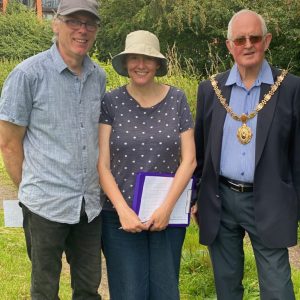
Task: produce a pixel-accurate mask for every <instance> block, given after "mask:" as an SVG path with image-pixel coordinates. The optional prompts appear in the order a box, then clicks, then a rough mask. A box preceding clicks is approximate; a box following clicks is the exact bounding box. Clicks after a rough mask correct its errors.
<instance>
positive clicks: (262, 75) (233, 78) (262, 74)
mask: <svg viewBox="0 0 300 300" xmlns="http://www.w3.org/2000/svg"><path fill="white" fill-rule="evenodd" d="M262 83H266V84H273V83H274V79H273V74H272V70H271V67H270V65H269V64H268V62H267V61H266V60H265V59H264V60H263V63H262V66H261V69H260V71H259V74H258V76H257V78H256V80H255V82H254V84H253V85H254V86H260V85H261V84H262ZM234 84H236V85H237V86H244V85H243V82H242V80H241V76H240V73H239V71H238V67H237V64H236V63H235V64H234V65H233V67H232V68H231V70H230V73H229V76H228V78H227V81H226V84H225V85H226V86H229V85H234Z"/></svg>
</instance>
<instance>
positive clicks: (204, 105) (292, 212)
mask: <svg viewBox="0 0 300 300" xmlns="http://www.w3.org/2000/svg"><path fill="white" fill-rule="evenodd" d="M272 73H273V77H274V81H276V79H277V76H278V75H279V74H280V73H281V71H280V70H277V69H275V68H272ZM228 76H229V71H227V72H224V73H222V74H219V75H218V76H217V78H216V79H217V81H218V86H219V88H220V89H221V91H222V94H223V96H224V97H225V98H226V99H230V93H231V87H229V86H225V83H226V80H227V78H228ZM269 90H270V85H268V84H262V85H261V92H260V100H261V99H262V98H263V96H264V95H265V94H266V93H268V92H269ZM225 116H226V111H225V109H224V107H223V106H222V105H221V104H220V102H219V100H218V99H217V97H216V95H215V92H214V90H213V88H212V86H211V83H210V81H209V80H206V81H203V82H201V83H200V84H199V88H198V97H197V113H196V124H195V142H196V155H197V168H196V171H195V176H196V178H197V179H201V183H200V188H199V192H198V195H197V203H198V221H199V226H200V242H201V243H202V244H205V245H210V244H211V243H212V242H213V241H214V239H215V238H216V235H217V233H218V229H219V224H220V216H221V201H222V199H221V198H220V196H219V173H220V157H221V144H222V134H223V125H224V121H225ZM253 184H254V190H253V193H254V210H255V223H256V226H257V230H258V233H259V235H260V237H261V239H262V242H263V244H264V245H265V246H266V247H269V248H282V247H290V246H293V245H295V244H296V243H297V225H298V211H299V208H300V78H299V77H297V76H294V75H292V74H288V75H287V76H286V77H285V79H284V81H283V82H282V83H281V86H280V87H279V89H278V90H277V91H276V93H275V94H274V95H273V96H272V98H271V100H270V101H269V102H268V103H267V104H266V105H265V107H264V108H263V109H262V110H261V111H259V113H258V116H257V129H256V150H255V173H254V182H253Z"/></svg>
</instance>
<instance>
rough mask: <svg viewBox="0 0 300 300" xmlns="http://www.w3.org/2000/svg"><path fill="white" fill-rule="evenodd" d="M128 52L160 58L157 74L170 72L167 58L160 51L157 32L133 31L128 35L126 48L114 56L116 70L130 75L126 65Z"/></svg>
mask: <svg viewBox="0 0 300 300" xmlns="http://www.w3.org/2000/svg"><path fill="white" fill-rule="evenodd" d="M127 54H141V55H147V56H151V57H156V58H158V59H159V62H160V67H159V69H157V71H156V74H155V75H156V76H164V75H166V74H167V72H168V67H167V59H166V58H165V57H164V56H163V55H162V54H161V53H160V46H159V40H158V38H157V37H156V35H155V34H153V33H151V32H149V31H145V30H137V31H133V32H131V33H129V34H127V36H126V41H125V50H124V51H123V52H121V53H119V54H117V55H115V56H114V57H113V58H112V65H113V67H114V69H115V70H116V72H117V73H118V74H120V75H122V76H127V77H128V72H127V69H126V66H125V58H126V55H127Z"/></svg>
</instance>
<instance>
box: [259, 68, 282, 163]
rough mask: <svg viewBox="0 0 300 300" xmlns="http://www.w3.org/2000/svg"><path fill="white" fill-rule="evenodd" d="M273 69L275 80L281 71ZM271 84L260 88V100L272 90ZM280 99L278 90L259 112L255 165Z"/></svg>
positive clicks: (263, 84)
mask: <svg viewBox="0 0 300 300" xmlns="http://www.w3.org/2000/svg"><path fill="white" fill-rule="evenodd" d="M272 71H273V77H274V81H276V79H277V76H278V75H279V72H278V71H277V70H275V69H273V70H272ZM270 88H271V86H270V85H269V84H265V83H262V85H261V89H260V96H259V97H260V98H259V99H260V100H261V99H262V98H263V97H264V95H265V94H267V93H268V92H269V91H270ZM277 100H278V92H276V93H275V94H274V95H273V96H272V98H271V99H270V100H269V102H268V103H267V104H266V105H265V106H264V107H263V109H262V110H261V111H259V112H258V114H257V125H256V149H255V167H256V166H257V164H258V162H259V160H260V157H261V154H262V152H263V149H264V146H265V143H266V140H267V137H268V132H269V129H270V126H271V123H272V120H273V116H274V111H275V108H276V104H277Z"/></svg>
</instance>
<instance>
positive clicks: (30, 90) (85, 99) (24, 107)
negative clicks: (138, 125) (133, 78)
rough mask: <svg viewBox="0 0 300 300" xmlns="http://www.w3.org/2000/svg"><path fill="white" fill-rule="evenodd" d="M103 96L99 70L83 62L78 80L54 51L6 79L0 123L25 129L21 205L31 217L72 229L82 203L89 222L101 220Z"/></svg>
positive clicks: (31, 60)
mask: <svg viewBox="0 0 300 300" xmlns="http://www.w3.org/2000/svg"><path fill="white" fill-rule="evenodd" d="M104 92H105V73H104V71H103V70H102V69H101V68H99V67H98V66H97V65H96V64H95V63H93V62H92V61H91V60H90V58H89V57H88V56H86V57H85V58H84V62H83V71H82V74H81V76H80V77H78V76H76V75H75V74H74V73H72V72H71V71H70V70H69V69H68V67H67V65H66V64H65V62H64V61H63V59H62V57H61V56H60V54H59V52H58V49H57V46H56V45H53V46H52V47H51V48H50V49H49V50H47V51H45V52H42V53H40V54H38V55H36V56H33V57H31V58H29V59H27V60H25V61H23V62H22V63H21V64H19V65H18V66H17V67H16V68H15V69H14V70H13V71H12V72H11V74H10V75H9V76H8V78H7V80H6V82H5V84H4V86H3V90H2V95H1V100H0V119H1V120H4V121H8V122H11V123H14V124H17V125H19V126H24V127H27V130H26V134H25V137H24V141H23V147H24V157H25V158H24V162H23V169H22V172H23V173H22V181H21V184H20V187H19V200H20V201H21V202H22V203H23V204H24V205H25V206H27V207H28V208H29V209H30V210H31V211H32V212H34V213H36V214H38V215H40V216H42V217H44V218H46V219H48V220H51V221H55V222H60V223H68V224H75V223H77V222H78V221H79V219H80V209H81V203H82V199H83V197H84V199H85V211H86V214H87V216H88V220H89V222H90V221H92V220H93V219H94V218H95V217H96V216H98V215H99V213H100V211H101V208H102V204H101V203H100V188H99V178H98V173H97V159H98V121H99V115H100V103H101V99H102V97H103V95H104Z"/></svg>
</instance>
